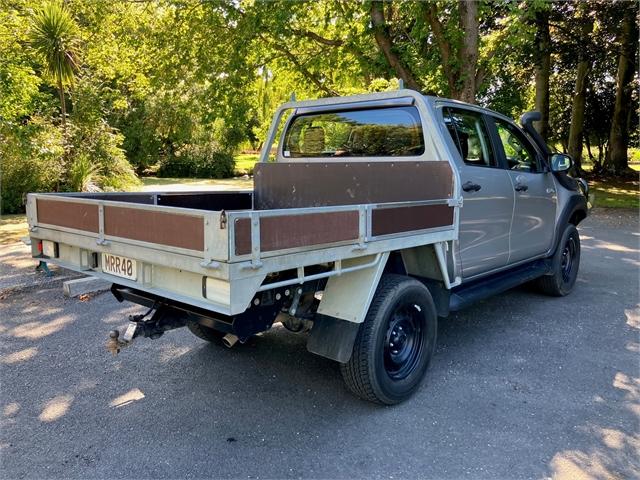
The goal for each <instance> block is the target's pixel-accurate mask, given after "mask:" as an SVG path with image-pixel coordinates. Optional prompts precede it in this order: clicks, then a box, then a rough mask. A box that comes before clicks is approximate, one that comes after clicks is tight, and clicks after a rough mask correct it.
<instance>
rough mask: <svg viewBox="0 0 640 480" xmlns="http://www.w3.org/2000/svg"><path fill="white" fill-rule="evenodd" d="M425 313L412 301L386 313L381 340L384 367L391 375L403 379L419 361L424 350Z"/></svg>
mask: <svg viewBox="0 0 640 480" xmlns="http://www.w3.org/2000/svg"><path fill="white" fill-rule="evenodd" d="M425 328H426V325H425V318H424V313H423V312H422V308H421V307H420V306H419V305H416V304H414V303H410V304H403V305H399V306H398V307H396V309H395V310H394V312H393V314H392V315H391V316H390V317H389V325H388V328H387V332H386V335H385V340H384V368H385V371H386V372H387V374H388V375H389V377H390V378H392V379H394V380H402V379H403V378H406V377H408V376H409V375H410V374H411V373H412V372H413V371H414V370H415V369H416V368H417V367H418V365H419V364H420V359H421V357H422V351H423V350H424V348H425V346H424V340H423V337H424V335H423V331H424V329H425Z"/></svg>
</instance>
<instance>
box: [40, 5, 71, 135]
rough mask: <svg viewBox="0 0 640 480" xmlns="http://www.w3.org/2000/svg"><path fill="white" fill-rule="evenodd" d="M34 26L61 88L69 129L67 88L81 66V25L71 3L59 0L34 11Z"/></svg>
mask: <svg viewBox="0 0 640 480" xmlns="http://www.w3.org/2000/svg"><path fill="white" fill-rule="evenodd" d="M31 26H32V28H31V45H32V47H33V48H34V49H35V50H36V52H38V54H39V55H40V56H41V57H42V59H43V62H44V63H43V66H44V71H45V73H46V74H47V76H49V77H50V78H51V80H53V81H54V82H55V84H56V87H57V88H58V95H59V96H60V107H61V110H62V127H63V129H64V130H65V131H66V116H67V108H66V105H65V100H64V88H65V86H66V85H71V84H72V83H73V79H74V76H75V73H76V71H77V70H78V61H77V58H78V50H77V31H78V27H77V25H76V23H75V21H74V20H73V17H72V16H71V14H70V13H69V10H68V9H67V7H66V6H65V5H64V4H63V3H61V2H58V1H51V2H46V3H45V4H44V5H43V6H42V7H41V8H40V10H38V11H37V12H36V13H35V14H34V16H33V19H32V25H31Z"/></svg>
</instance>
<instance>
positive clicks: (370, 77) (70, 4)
mask: <svg viewBox="0 0 640 480" xmlns="http://www.w3.org/2000/svg"><path fill="white" fill-rule="evenodd" d="M381 4H382V10H383V13H384V21H385V24H384V26H383V28H378V27H375V28H374V27H373V25H374V23H373V22H372V6H375V5H376V3H375V2H371V1H367V2H346V1H343V0H323V1H312V0H302V1H297V2H290V1H285V0H274V1H268V2H267V1H249V0H246V1H245V0H242V1H235V2H220V1H206V2H203V1H198V0H180V1H178V0H159V1H157V2H137V1H135V2H114V1H111V0H64V1H62V0H54V1H51V0H47V1H46V2H42V1H40V0H0V134H1V135H2V138H0V141H1V142H2V144H1V145H0V151H1V152H2V158H1V159H0V160H1V161H2V169H3V170H2V171H3V177H2V185H1V187H2V198H3V206H2V209H3V211H4V210H5V209H11V210H16V209H20V208H22V198H23V196H24V194H25V193H26V192H27V191H28V190H30V189H31V190H63V189H68V190H76V189H78V190H81V189H93V188H100V189H122V188H129V187H130V186H131V185H132V184H135V183H136V182H138V180H137V178H136V173H137V174H149V172H155V171H158V172H159V174H161V175H165V176H167V175H179V176H187V175H189V176H201V177H202V176H204V177H211V178H220V177H225V176H230V175H233V173H234V162H233V160H232V154H233V153H234V152H237V151H238V150H241V149H248V150H252V151H255V150H258V149H259V148H261V146H262V143H263V142H264V140H265V137H266V133H267V130H268V128H269V125H270V123H271V117H272V115H273V112H274V111H275V109H276V108H277V107H278V106H279V105H280V104H281V103H283V102H286V101H287V100H288V99H289V98H290V97H291V94H292V93H295V95H296V98H298V99H307V98H318V97H324V96H330V95H348V94H356V93H364V92H379V91H385V90H392V89H395V88H397V87H398V81H397V80H396V77H398V76H400V75H399V74H398V69H397V64H394V63H393V62H390V61H389V59H388V58H387V56H386V55H385V52H384V51H383V49H382V48H381V46H380V44H379V41H378V38H377V36H376V34H377V33H378V34H379V33H380V32H381V31H382V33H384V34H386V35H387V37H388V40H389V41H390V42H391V51H392V53H393V54H394V55H395V56H396V60H397V62H398V64H402V65H404V66H405V67H406V69H407V70H409V71H410V72H411V74H412V76H413V78H414V79H415V82H416V84H417V85H418V87H419V88H420V89H422V91H424V92H425V93H431V94H437V95H443V96H452V95H453V96H460V95H461V92H462V89H463V86H464V84H465V82H466V81H467V80H469V78H472V77H471V75H473V78H474V79H475V80H476V81H475V82H474V91H475V95H476V97H475V99H476V101H477V102H478V103H479V104H481V105H483V106H488V107H490V108H493V109H494V110H497V111H499V112H502V113H505V114H507V115H510V116H513V117H518V116H519V115H520V114H521V113H522V112H524V111H526V110H528V109H531V108H532V107H533V105H534V96H535V86H534V82H533V78H534V68H535V59H536V54H537V51H536V43H535V41H534V38H535V35H536V28H535V25H536V24H535V19H536V14H537V13H539V12H541V11H543V12H546V13H548V15H549V22H550V25H551V31H550V33H551V37H552V42H551V43H552V62H551V63H552V72H553V73H552V76H551V95H550V98H551V105H550V108H551V114H550V119H551V132H552V141H553V142H554V143H555V144H557V145H559V147H560V148H563V147H562V146H563V144H566V139H567V136H568V127H569V124H570V120H571V100H572V95H573V88H574V83H575V66H576V59H577V58H578V56H579V54H581V53H583V52H586V54H588V56H589V58H590V59H591V60H592V65H591V73H590V75H589V89H588V92H587V98H586V110H585V138H586V139H587V140H588V143H589V146H590V153H589V157H592V158H593V162H594V163H597V162H599V161H600V160H601V158H602V157H604V156H605V155H606V151H607V142H608V130H609V128H610V122H609V119H610V118H611V116H612V110H613V106H614V99H615V89H616V85H615V78H616V68H617V58H618V46H617V43H616V39H617V38H618V37H617V35H618V34H617V32H618V30H619V26H620V22H621V19H622V18H623V17H624V15H627V14H629V12H631V10H633V11H634V12H636V13H637V6H636V5H633V4H632V3H631V2H601V1H597V0H585V1H584V2H578V3H576V2H550V1H547V0H526V1H525V0H514V1H503V2H492V1H488V0H480V1H479V2H478V3H477V6H478V24H477V27H478V49H477V64H476V66H475V72H470V71H469V69H468V68H467V67H468V65H467V63H468V62H467V60H465V58H467V57H464V55H463V51H464V48H465V41H466V40H468V39H469V35H467V33H466V32H465V30H464V28H463V25H462V24H463V22H462V16H461V11H462V10H461V9H462V8H463V7H464V4H463V3H460V2H450V1H444V0H433V1H430V2H418V1H399V0H390V1H385V2H381ZM580 5H582V7H580V8H583V9H586V11H587V13H588V15H586V17H587V18H591V19H593V20H594V23H595V27H594V29H593V34H592V36H591V37H590V38H589V42H587V43H588V45H583V44H581V43H580V42H578V41H577V39H576V35H575V32H578V31H580V26H581V25H580V22H581V21H582V20H581V18H583V17H585V16H581V15H578V14H577V12H578V7H579V6H580ZM467 6H468V5H467ZM634 9H635V10H634ZM631 13H633V12H631ZM434 18H435V19H436V20H437V22H434V21H433V19H434ZM438 24H439V25H440V27H441V30H442V31H441V32H440V33H439V34H438V33H437V32H436V30H435V29H434V26H435V27H437V25H438ZM442 40H444V44H445V45H446V46H447V47H448V50H449V54H448V56H447V55H446V50H443V49H442V46H441V42H442ZM635 82H636V83H635V84H634V85H635V87H637V79H636V80H635ZM406 83H407V82H406V81H405V84H406ZM634 92H636V93H634V95H633V97H632V101H633V108H634V109H636V111H637V102H638V96H637V88H635V90H634ZM67 107H68V108H69V112H68V115H65V109H66V108H67ZM60 110H62V112H60ZM61 113H62V115H61ZM637 122H638V120H637V115H631V128H630V132H631V145H637V143H638V141H639V135H638V129H637ZM65 124H66V125H65ZM249 163H250V162H249ZM242 165H243V166H236V172H238V173H243V172H250V171H251V165H250V164H247V165H244V164H242Z"/></svg>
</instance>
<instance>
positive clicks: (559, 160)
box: [551, 153, 573, 172]
mask: <svg viewBox="0 0 640 480" xmlns="http://www.w3.org/2000/svg"><path fill="white" fill-rule="evenodd" d="M572 165H573V159H572V158H571V155H567V154H565V153H554V154H553V155H551V171H552V172H566V171H567V170H569V169H570V168H571V166H572Z"/></svg>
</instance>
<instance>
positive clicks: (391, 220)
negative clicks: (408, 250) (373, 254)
mask: <svg viewBox="0 0 640 480" xmlns="http://www.w3.org/2000/svg"><path fill="white" fill-rule="evenodd" d="M452 224H453V207H449V206H448V205H418V206H415V207H398V208H379V209H375V210H373V211H372V212H371V234H372V235H373V236H374V237H376V236H378V235H388V234H391V233H402V232H411V231H414V230H424V229H426V228H435V227H445V226H448V225H452Z"/></svg>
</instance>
